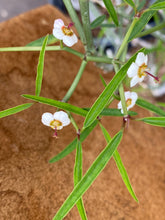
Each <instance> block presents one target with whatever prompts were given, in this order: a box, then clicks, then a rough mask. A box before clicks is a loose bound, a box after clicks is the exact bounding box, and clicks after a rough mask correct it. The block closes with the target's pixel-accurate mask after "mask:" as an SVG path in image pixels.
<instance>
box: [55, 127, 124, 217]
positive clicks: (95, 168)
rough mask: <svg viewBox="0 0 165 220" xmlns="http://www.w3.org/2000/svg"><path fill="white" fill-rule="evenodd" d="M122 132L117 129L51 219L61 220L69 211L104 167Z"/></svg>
mask: <svg viewBox="0 0 165 220" xmlns="http://www.w3.org/2000/svg"><path fill="white" fill-rule="evenodd" d="M122 136H123V132H122V131H119V132H118V133H117V134H116V135H115V136H114V137H113V139H112V140H111V141H110V142H109V143H108V145H107V146H106V148H105V149H104V150H103V151H102V152H101V153H100V154H99V156H98V157H97V158H96V160H95V161H94V162H93V164H92V165H91V167H90V168H89V169H88V171H87V172H86V174H85V175H84V176H83V178H82V179H81V181H80V182H79V183H78V184H77V185H76V187H75V188H74V189H73V191H72V192H71V194H70V195H69V196H68V198H67V199H66V200H65V202H64V203H63V205H62V206H61V208H60V209H59V210H58V212H57V213H56V215H55V217H54V218H53V220H62V219H63V218H64V216H66V214H67V213H68V212H69V211H70V209H71V208H72V207H73V206H74V205H75V204H76V203H77V201H78V200H79V199H80V198H81V197H82V195H83V194H84V193H85V191H86V190H87V189H88V188H89V187H90V186H91V184H92V183H93V181H94V180H95V179H96V178H97V176H98V175H99V174H100V173H101V171H102V170H103V169H104V168H105V166H106V164H107V163H108V161H109V160H110V159H111V157H112V155H113V153H114V151H115V150H116V149H117V147H118V145H119V143H120V141H121V139H122Z"/></svg>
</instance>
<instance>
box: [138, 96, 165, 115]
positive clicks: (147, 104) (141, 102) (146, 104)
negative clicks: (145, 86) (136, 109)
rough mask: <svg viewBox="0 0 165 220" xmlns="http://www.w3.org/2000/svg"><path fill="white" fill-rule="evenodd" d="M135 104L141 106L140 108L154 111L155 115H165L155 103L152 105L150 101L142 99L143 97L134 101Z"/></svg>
mask: <svg viewBox="0 0 165 220" xmlns="http://www.w3.org/2000/svg"><path fill="white" fill-rule="evenodd" d="M136 105H138V106H140V107H142V108H145V109H147V110H149V111H151V112H154V113H156V114H157V115H160V116H165V111H164V110H162V109H161V108H159V107H158V106H156V105H153V104H152V103H150V102H148V101H146V100H144V99H140V98H139V99H138V100H137V101H136Z"/></svg>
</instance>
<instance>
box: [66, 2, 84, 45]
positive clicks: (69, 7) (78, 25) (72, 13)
mask: <svg viewBox="0 0 165 220" xmlns="http://www.w3.org/2000/svg"><path fill="white" fill-rule="evenodd" d="M63 2H64V4H65V7H66V9H67V11H68V13H69V15H70V17H71V19H72V21H73V22H74V25H75V27H76V30H77V32H78V34H79V36H80V39H81V42H82V43H83V44H84V45H86V37H85V34H84V31H83V28H82V24H81V22H80V20H79V18H78V16H77V13H76V12H75V10H74V8H73V6H72V3H71V0H63Z"/></svg>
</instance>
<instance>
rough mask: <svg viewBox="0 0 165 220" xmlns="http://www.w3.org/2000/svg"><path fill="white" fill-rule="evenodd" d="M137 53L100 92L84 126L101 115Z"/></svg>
mask: <svg viewBox="0 0 165 220" xmlns="http://www.w3.org/2000/svg"><path fill="white" fill-rule="evenodd" d="M140 51H144V49H141V50H139V51H138V52H137V53H139V52H140ZM137 53H136V54H134V55H133V56H132V57H131V58H130V59H129V60H128V61H127V63H126V64H125V65H124V66H123V67H122V68H121V69H120V70H119V72H118V73H117V74H116V75H115V76H114V77H113V79H112V80H111V81H110V83H109V84H108V85H107V86H106V88H105V89H104V91H103V92H102V93H101V94H100V96H99V97H98V99H97V100H96V101H95V103H94V104H93V106H92V107H91V109H90V111H89V112H88V114H87V116H86V119H85V122H84V127H88V126H89V125H90V124H91V123H92V122H93V121H94V120H95V119H96V118H97V116H99V115H100V113H101V112H102V111H103V109H104V107H105V106H106V104H107V102H108V101H109V99H110V98H111V96H112V95H113V93H114V92H115V90H116V89H117V87H118V86H119V85H120V83H121V82H122V81H123V79H124V78H125V76H126V74H127V70H128V68H129V66H130V65H131V63H132V62H133V61H134V60H135V58H136V55H137Z"/></svg>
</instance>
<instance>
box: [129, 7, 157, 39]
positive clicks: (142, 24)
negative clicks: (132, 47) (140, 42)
mask: <svg viewBox="0 0 165 220" xmlns="http://www.w3.org/2000/svg"><path fill="white" fill-rule="evenodd" d="M154 14H155V11H154V10H153V11H152V10H149V11H147V10H146V11H145V12H144V13H143V14H142V15H141V16H140V18H139V20H138V21H137V22H136V25H135V27H134V29H133V30H132V33H131V35H130V37H129V39H128V41H131V40H133V39H134V38H136V36H137V35H138V34H140V32H141V31H142V30H143V29H144V27H145V25H146V24H147V23H148V22H149V20H150V19H151V17H152V16H153V15H154Z"/></svg>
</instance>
